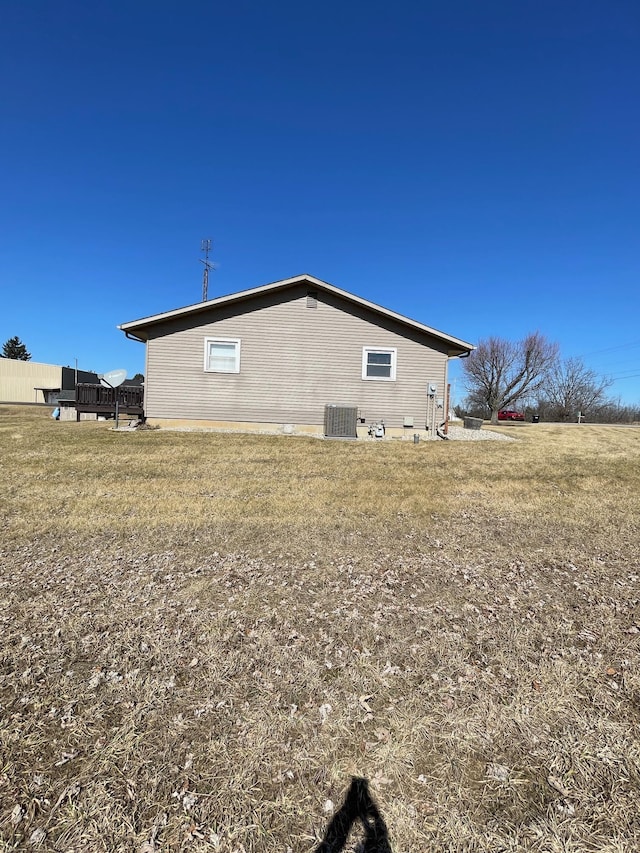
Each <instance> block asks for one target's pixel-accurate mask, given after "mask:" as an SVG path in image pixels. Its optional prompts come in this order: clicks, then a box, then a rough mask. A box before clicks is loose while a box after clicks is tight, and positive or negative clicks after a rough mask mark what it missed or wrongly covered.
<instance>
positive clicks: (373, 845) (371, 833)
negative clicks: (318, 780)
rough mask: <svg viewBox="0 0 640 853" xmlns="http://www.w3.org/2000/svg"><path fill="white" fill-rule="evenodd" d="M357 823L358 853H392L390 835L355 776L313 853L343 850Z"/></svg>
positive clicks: (366, 786)
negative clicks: (359, 826)
mask: <svg viewBox="0 0 640 853" xmlns="http://www.w3.org/2000/svg"><path fill="white" fill-rule="evenodd" d="M357 821H360V822H361V823H362V826H363V828H364V833H365V834H364V839H363V841H362V842H361V844H359V846H358V847H357V851H358V853H392V851H391V845H390V843H389V832H388V830H387V827H386V824H385V822H384V820H383V819H382V815H381V814H380V812H379V811H378V807H377V806H376V804H375V803H374V801H373V799H372V798H371V794H370V793H369V783H368V782H367V780H366V779H361V778H359V777H357V776H354V777H353V778H352V780H351V786H350V787H349V790H348V791H347V795H346V797H345V800H344V803H343V804H342V807H341V808H340V809H339V810H338V811H337V812H336V813H335V815H334V816H333V818H332V820H331V823H330V824H329V826H328V827H327V831H326V832H325V835H324V838H323V840H322V842H321V844H320V845H319V846H318V847H317V848H316V850H315V853H340V851H341V850H344V847H345V844H346V843H347V839H348V837H349V832H350V831H351V827H352V826H353V825H354V823H356V822H357Z"/></svg>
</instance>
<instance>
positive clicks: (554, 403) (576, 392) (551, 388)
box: [540, 358, 612, 421]
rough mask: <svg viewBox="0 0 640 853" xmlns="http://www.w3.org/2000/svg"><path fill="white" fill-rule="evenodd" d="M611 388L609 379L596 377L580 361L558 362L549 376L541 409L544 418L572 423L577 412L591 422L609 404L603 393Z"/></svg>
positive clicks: (594, 373)
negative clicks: (542, 409) (544, 413)
mask: <svg viewBox="0 0 640 853" xmlns="http://www.w3.org/2000/svg"><path fill="white" fill-rule="evenodd" d="M611 384H612V381H611V379H608V378H607V377H603V376H598V374H597V373H596V372H595V371H593V370H591V369H590V368H589V367H586V365H585V363H584V362H583V361H582V359H581V358H567V359H565V360H564V361H558V362H556V364H555V365H554V367H553V368H552V370H551V371H550V372H549V378H548V384H547V385H546V386H545V388H544V389H543V391H542V394H541V400H540V408H544V410H545V412H546V415H545V417H550V418H552V419H553V420H557V421H573V420H575V419H576V417H577V415H578V412H581V413H582V414H583V415H586V416H587V417H588V418H589V420H591V419H593V418H594V416H595V415H597V414H598V413H599V412H600V410H601V409H602V408H603V407H604V406H605V405H607V404H608V403H610V401H609V400H608V399H607V397H606V390H607V388H609V387H610V386H611Z"/></svg>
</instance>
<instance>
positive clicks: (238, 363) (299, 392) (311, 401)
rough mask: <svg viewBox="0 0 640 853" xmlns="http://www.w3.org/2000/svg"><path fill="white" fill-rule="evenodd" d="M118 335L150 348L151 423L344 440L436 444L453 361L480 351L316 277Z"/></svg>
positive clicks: (179, 312) (150, 321)
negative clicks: (370, 431)
mask: <svg viewBox="0 0 640 853" xmlns="http://www.w3.org/2000/svg"><path fill="white" fill-rule="evenodd" d="M118 328H119V329H121V330H122V331H123V332H124V333H125V334H126V336H127V337H129V338H133V339H134V340H138V341H141V342H143V343H145V344H146V348H147V349H146V369H145V416H146V417H147V419H148V421H149V422H150V423H155V424H159V425H165V426H169V425H175V426H200V427H210V428H211V427H216V428H235V429H241V430H247V431H251V430H266V431H273V430H276V431H281V432H285V433H290V432H298V433H299V432H302V433H310V434H320V435H322V434H325V435H336V436H338V435H339V436H341V437H345V438H347V437H353V438H355V437H356V434H358V435H363V434H366V432H367V428H368V427H369V426H370V425H371V424H377V425H380V424H382V423H384V427H385V431H386V433H387V434H391V435H409V434H410V435H411V436H413V434H414V433H415V432H418V433H420V432H422V433H423V434H424V433H425V432H426V434H427V435H432V434H434V433H435V429H436V427H437V425H438V423H440V422H442V421H444V419H445V414H444V413H445V412H446V411H447V409H446V406H447V400H446V395H447V364H448V360H449V359H450V358H458V357H464V356H467V355H468V354H469V353H470V352H471V351H472V350H473V345H472V344H470V343H467V342H466V341H462V340H459V339H458V338H454V337H452V336H451V335H447V334H444V333H443V332H439V331H437V330H436V329H432V328H430V327H429V326H425V325H424V324H423V323H419V322H417V321H416V320H411V319H409V318H408V317H404V316H402V315H401V314H397V313H396V312H394V311H391V310H389V309H387V308H382V307H381V306H379V305H376V304H374V303H373V302H369V301H368V300H366V299H363V298H361V297H359V296H354V295H353V294H352V293H348V292H347V291H345V290H341V289H340V288H338V287H335V286H334V285H332V284H328V283H327V282H325V281H321V280H320V279H317V278H314V277H313V276H310V275H299V276H295V277H294V278H287V279H283V280H282V281H276V282H273V283H271V284H265V285H262V286H260V287H255V288H252V289H250V290H243V291H240V292H238V293H232V294H230V295H228V296H219V297H216V298H214V299H211V300H209V301H205V302H199V303H197V304H195V305H188V306H187V307H185V308H177V309H175V310H173V311H167V312H165V313H162V314H155V315H154V316H151V317H144V318H142V319H140V320H133V321H131V322H129V323H123V324H122V325H120V326H118ZM379 432H380V430H379Z"/></svg>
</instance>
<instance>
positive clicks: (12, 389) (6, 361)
mask: <svg viewBox="0 0 640 853" xmlns="http://www.w3.org/2000/svg"><path fill="white" fill-rule="evenodd" d="M61 386H62V368H61V367H60V366H58V365H56V364H42V363H41V362H37V361H18V360H17V359H14V358H0V401H2V402H3V403H43V402H44V397H43V394H42V391H35V390H34V389H35V388H60V387H61Z"/></svg>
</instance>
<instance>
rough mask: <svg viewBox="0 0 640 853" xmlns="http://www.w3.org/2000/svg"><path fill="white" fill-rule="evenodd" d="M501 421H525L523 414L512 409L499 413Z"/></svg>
mask: <svg viewBox="0 0 640 853" xmlns="http://www.w3.org/2000/svg"><path fill="white" fill-rule="evenodd" d="M498 420H499V421H523V420H524V415H523V414H522V412H514V411H512V410H511V409H503V410H502V411H501V412H498Z"/></svg>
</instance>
